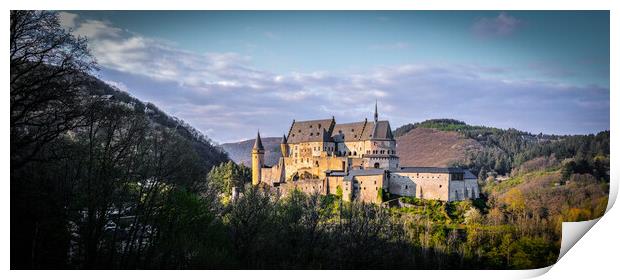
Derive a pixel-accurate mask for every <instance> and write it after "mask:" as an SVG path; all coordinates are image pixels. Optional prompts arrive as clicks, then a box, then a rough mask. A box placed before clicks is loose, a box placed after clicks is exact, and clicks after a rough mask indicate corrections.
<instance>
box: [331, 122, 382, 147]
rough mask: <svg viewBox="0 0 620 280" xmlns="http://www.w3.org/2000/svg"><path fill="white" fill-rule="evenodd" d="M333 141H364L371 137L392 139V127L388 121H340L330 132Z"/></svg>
mask: <svg viewBox="0 0 620 280" xmlns="http://www.w3.org/2000/svg"><path fill="white" fill-rule="evenodd" d="M332 139H334V141H335V142H345V141H347V142H348V141H364V140H371V139H387V140H394V136H393V135H392V128H391V127H390V122H388V121H378V122H377V123H376V124H375V122H369V121H367V120H365V121H363V122H354V123H342V124H336V126H335V127H334V131H333V132H332Z"/></svg>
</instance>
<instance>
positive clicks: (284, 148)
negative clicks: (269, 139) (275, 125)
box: [280, 135, 288, 157]
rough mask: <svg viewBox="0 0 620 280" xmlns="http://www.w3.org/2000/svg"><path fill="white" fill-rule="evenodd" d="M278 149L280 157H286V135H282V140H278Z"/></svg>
mask: <svg viewBox="0 0 620 280" xmlns="http://www.w3.org/2000/svg"><path fill="white" fill-rule="evenodd" d="M280 151H282V157H288V143H286V135H282V142H280Z"/></svg>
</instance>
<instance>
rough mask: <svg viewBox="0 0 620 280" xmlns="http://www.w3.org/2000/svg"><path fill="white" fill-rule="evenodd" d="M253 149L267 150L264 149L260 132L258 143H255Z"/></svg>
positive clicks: (257, 135)
mask: <svg viewBox="0 0 620 280" xmlns="http://www.w3.org/2000/svg"><path fill="white" fill-rule="evenodd" d="M252 149H254V150H265V148H263V141H262V140H260V132H257V133H256V141H254V147H253V148H252Z"/></svg>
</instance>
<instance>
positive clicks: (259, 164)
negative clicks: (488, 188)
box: [252, 103, 479, 202]
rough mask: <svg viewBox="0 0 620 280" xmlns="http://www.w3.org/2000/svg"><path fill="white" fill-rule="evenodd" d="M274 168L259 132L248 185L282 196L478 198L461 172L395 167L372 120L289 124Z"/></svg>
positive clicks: (392, 144)
mask: <svg viewBox="0 0 620 280" xmlns="http://www.w3.org/2000/svg"><path fill="white" fill-rule="evenodd" d="M280 149H281V152H282V155H281V157H280V159H279V160H278V163H277V164H276V165H274V166H266V165H265V164H264V156H265V149H264V147H263V144H262V141H261V138H260V133H258V134H257V136H256V141H255V143H254V147H253V149H252V185H259V184H267V185H270V186H274V187H276V188H277V189H278V191H280V192H281V193H282V194H286V193H288V192H289V191H291V190H293V189H298V190H301V191H303V192H306V193H312V192H319V193H321V194H324V195H326V194H336V193H341V194H342V196H343V199H345V200H360V201H365V202H379V200H380V198H379V197H380V196H381V193H390V194H393V195H398V196H410V197H417V198H424V199H439V200H443V201H455V200H464V199H468V198H477V197H478V196H479V190H478V184H477V181H476V179H477V178H476V176H474V175H473V174H472V173H471V172H469V171H467V170H464V169H461V168H437V167H401V166H399V158H398V156H396V140H395V139H394V135H392V128H391V127H390V123H389V122H388V121H385V120H379V114H378V111H377V104H376V103H375V112H374V120H373V121H368V120H367V119H366V120H364V121H361V122H354V123H343V124H337V123H336V120H335V119H334V117H332V118H331V119H322V120H311V121H300V122H297V121H295V120H293V123H292V124H291V127H290V129H289V131H288V134H287V135H284V136H283V137H282V142H281V144H280Z"/></svg>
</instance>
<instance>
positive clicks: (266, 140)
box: [220, 137, 282, 166]
mask: <svg viewBox="0 0 620 280" xmlns="http://www.w3.org/2000/svg"><path fill="white" fill-rule="evenodd" d="M261 140H262V141H263V146H264V147H265V164H266V165H270V166H271V165H274V164H276V163H277V162H278V159H279V158H280V141H282V137H261ZM253 145H254V139H250V140H245V141H241V142H233V143H224V144H222V145H220V147H222V149H224V151H226V153H228V156H229V157H230V159H232V160H233V161H234V162H236V163H237V164H243V165H245V166H251V165H252V159H251V157H250V154H251V153H252V146H253Z"/></svg>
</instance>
